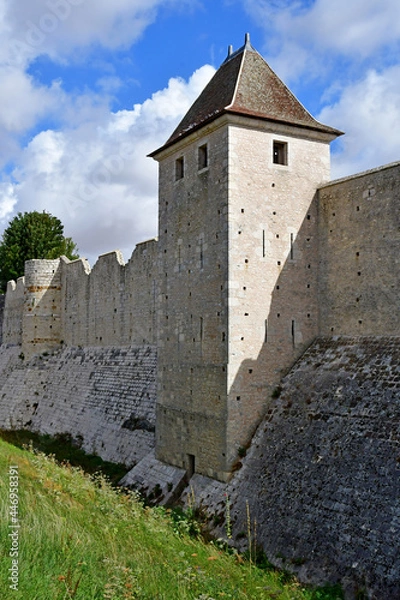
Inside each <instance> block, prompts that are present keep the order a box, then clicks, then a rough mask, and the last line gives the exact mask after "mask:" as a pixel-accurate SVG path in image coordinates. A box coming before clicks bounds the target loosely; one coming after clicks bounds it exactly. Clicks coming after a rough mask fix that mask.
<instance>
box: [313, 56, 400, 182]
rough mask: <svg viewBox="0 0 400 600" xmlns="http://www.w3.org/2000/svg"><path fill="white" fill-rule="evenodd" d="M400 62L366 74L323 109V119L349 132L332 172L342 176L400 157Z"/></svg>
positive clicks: (399, 158) (334, 159) (321, 115)
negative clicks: (337, 99) (333, 102)
mask: <svg viewBox="0 0 400 600" xmlns="http://www.w3.org/2000/svg"><path fill="white" fill-rule="evenodd" d="M399 98H400V65H396V66H393V67H390V68H388V69H386V70H384V71H382V72H381V73H377V72H376V71H374V70H371V71H369V72H368V73H367V74H366V76H365V77H364V78H363V79H362V80H360V81H358V82H356V83H354V84H351V85H348V86H347V87H346V88H345V89H344V90H343V91H342V93H341V96H340V99H339V101H338V102H337V103H335V104H334V105H332V106H328V107H326V108H324V109H323V110H322V112H321V113H320V115H319V116H318V118H319V120H321V121H323V122H325V123H329V124H331V125H333V126H336V127H338V128H340V129H342V130H344V131H345V132H346V135H345V136H344V137H343V138H342V139H341V147H342V151H341V152H339V153H337V154H336V155H334V157H333V165H332V167H333V168H332V174H333V176H334V177H341V176H344V175H349V174H352V173H357V172H359V171H362V170H365V169H369V168H373V167H377V166H379V165H382V164H385V163H389V162H393V161H397V160H400V138H399V133H398V132H399V130H400V102H399Z"/></svg>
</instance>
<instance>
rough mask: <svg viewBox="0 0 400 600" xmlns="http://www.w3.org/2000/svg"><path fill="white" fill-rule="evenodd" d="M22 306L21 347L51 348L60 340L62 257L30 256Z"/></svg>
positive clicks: (30, 351)
mask: <svg viewBox="0 0 400 600" xmlns="http://www.w3.org/2000/svg"><path fill="white" fill-rule="evenodd" d="M22 307H23V310H22V347H23V350H24V352H25V354H27V355H29V356H30V355H32V354H35V353H37V352H45V351H48V350H52V349H53V348H54V347H56V346H58V344H59V343H60V340H61V315H60V312H61V265H60V260H59V259H57V260H28V261H27V262H26V263H25V290H24V301H23V305H22Z"/></svg>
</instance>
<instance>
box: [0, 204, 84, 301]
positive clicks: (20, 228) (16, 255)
mask: <svg viewBox="0 0 400 600" xmlns="http://www.w3.org/2000/svg"><path fill="white" fill-rule="evenodd" d="M77 250H78V249H77V247H76V244H75V243H74V242H73V241H72V239H71V238H69V237H67V238H66V237H64V226H63V224H62V223H61V221H60V220H59V219H58V218H57V217H54V216H53V215H51V214H50V213H47V212H44V211H43V212H37V211H32V212H26V213H23V214H22V213H18V214H17V216H16V217H14V218H13V219H12V221H11V222H10V223H9V225H8V227H7V229H6V230H5V231H4V233H3V238H2V241H1V243H0V287H1V289H2V290H3V291H4V290H5V289H6V286H7V281H9V280H10V279H17V278H18V277H21V276H22V275H23V274H24V266H25V261H26V260H31V259H33V258H46V259H54V258H58V257H59V256H63V255H64V256H66V257H67V258H69V259H70V260H74V259H76V258H78V255H77Z"/></svg>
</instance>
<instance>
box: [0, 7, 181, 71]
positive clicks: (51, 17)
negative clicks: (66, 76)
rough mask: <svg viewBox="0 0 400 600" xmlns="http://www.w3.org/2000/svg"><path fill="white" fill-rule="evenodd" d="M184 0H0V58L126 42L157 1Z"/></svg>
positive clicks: (16, 60)
mask: <svg viewBox="0 0 400 600" xmlns="http://www.w3.org/2000/svg"><path fill="white" fill-rule="evenodd" d="M182 4H183V5H187V6H189V5H190V2H189V0H135V1H134V2H132V0H113V1H112V2H110V1H109V0H18V2H9V1H7V0H0V32H3V33H4V34H6V35H7V37H8V40H9V43H8V45H6V48H7V50H6V48H3V50H2V51H0V60H1V57H2V58H3V60H5V59H6V60H9V61H11V62H12V63H13V64H20V65H24V64H27V62H29V61H30V60H32V59H33V58H35V57H36V56H39V55H40V54H47V55H48V56H50V57H51V58H52V59H60V60H62V59H65V58H66V57H67V56H70V55H71V53H73V52H74V51H75V50H76V49H78V48H79V49H82V48H88V47H90V46H91V45H93V44H99V45H101V46H103V47H107V48H121V47H123V46H126V47H127V46H130V45H131V44H132V43H133V42H134V41H136V40H137V39H138V38H139V36H140V35H141V34H142V33H143V31H144V29H145V28H146V27H147V26H148V25H149V24H150V23H152V22H153V21H154V19H155V18H156V15H157V10H158V9H159V8H160V7H161V6H169V5H171V6H175V5H180V6H181V5H182Z"/></svg>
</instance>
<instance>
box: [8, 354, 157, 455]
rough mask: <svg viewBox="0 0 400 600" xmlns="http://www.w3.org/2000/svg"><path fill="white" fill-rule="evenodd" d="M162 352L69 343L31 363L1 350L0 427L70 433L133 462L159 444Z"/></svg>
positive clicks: (98, 449)
mask: <svg viewBox="0 0 400 600" xmlns="http://www.w3.org/2000/svg"><path fill="white" fill-rule="evenodd" d="M155 370H156V349H155V348H154V347H153V346H130V347H125V348H86V349H79V348H67V349H65V350H63V351H58V352H56V353H55V354H53V355H48V356H46V355H45V356H44V355H39V356H35V357H34V358H32V359H31V360H29V361H27V360H23V359H22V358H21V357H20V349H19V348H18V347H14V348H10V347H9V348H6V347H5V346H2V348H1V349H0V396H1V398H2V401H1V403H0V427H2V428H6V429H20V428H27V429H30V430H32V431H38V432H42V433H48V434H51V435H53V434H56V433H65V432H68V433H70V434H71V435H72V436H73V437H74V438H76V439H81V440H82V446H83V449H84V450H86V451H87V452H95V453H97V454H98V455H99V456H101V457H102V458H103V459H105V460H110V461H113V462H123V463H125V464H127V465H128V466H133V465H135V464H136V462H138V461H139V460H141V459H142V458H143V457H144V456H146V455H147V454H148V453H149V452H150V451H151V450H152V448H154V428H155V395H156V383H155Z"/></svg>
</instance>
